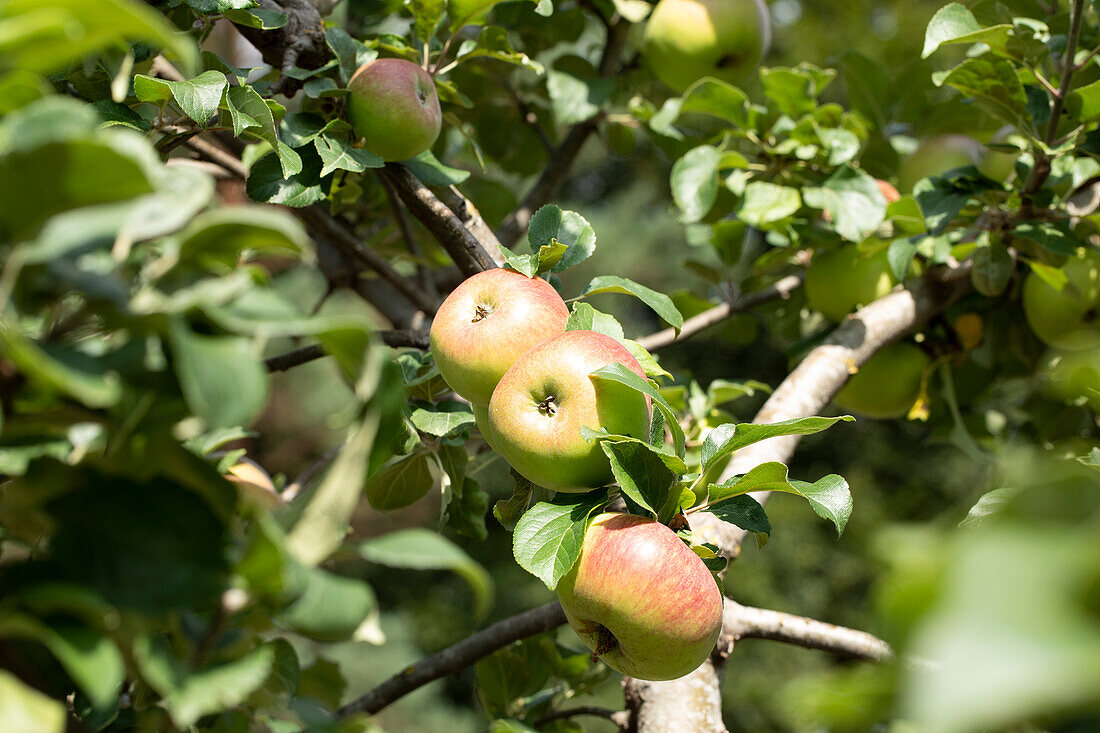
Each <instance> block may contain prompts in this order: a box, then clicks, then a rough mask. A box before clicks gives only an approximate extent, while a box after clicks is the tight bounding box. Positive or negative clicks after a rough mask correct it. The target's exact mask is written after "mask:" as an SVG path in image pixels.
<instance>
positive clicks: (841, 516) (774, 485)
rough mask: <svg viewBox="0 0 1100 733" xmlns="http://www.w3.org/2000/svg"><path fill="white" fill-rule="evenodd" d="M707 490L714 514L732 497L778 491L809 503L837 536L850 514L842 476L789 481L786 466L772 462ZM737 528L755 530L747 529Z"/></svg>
mask: <svg viewBox="0 0 1100 733" xmlns="http://www.w3.org/2000/svg"><path fill="white" fill-rule="evenodd" d="M709 489H710V498H709V501H710V508H709V509H708V511H711V512H714V513H715V514H717V512H715V509H714V507H716V506H721V504H722V503H723V502H725V501H726V500H727V499H729V498H731V497H736V496H741V495H744V494H748V493H749V492H750V491H781V492H784V493H787V494H795V495H797V496H801V497H802V498H804V499H805V500H806V501H808V502H809V503H810V507H811V508H812V509H813V510H814V512H815V513H816V514H817V515H818V516H819V517H821V518H822V519H827V520H829V521H830V522H832V523H833V525H835V526H836V533H837V534H838V535H839V534H840V533H841V532H843V531H844V526H845V525H846V524H847V523H848V517H849V516H851V514H852V492H851V491H850V490H849V489H848V482H847V481H845V480H844V479H843V478H842V477H840V476H837V475H836V474H829V475H828V476H824V477H823V478H820V479H818V480H817V481H814V482H813V483H809V482H806V481H792V480H790V479H789V478H788V477H787V467H786V466H784V465H783V464H782V463H777V462H774V461H771V462H768V463H761V464H760V465H759V466H756V467H755V468H753V469H752V470H751V471H749V472H748V473H746V474H744V475H741V476H734V477H733V478H731V479H730V480H729V481H726V482H725V483H723V484H711V485H710V487H709ZM734 524H736V522H734ZM738 526H739V527H741V528H742V529H749V530H750V531H754V530H751V529H750V528H749V527H742V526H741V525H738Z"/></svg>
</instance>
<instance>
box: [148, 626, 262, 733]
mask: <svg viewBox="0 0 1100 733" xmlns="http://www.w3.org/2000/svg"><path fill="white" fill-rule="evenodd" d="M275 656H276V647H275V644H274V643H270V642H269V643H267V644H263V645H261V646H259V647H257V648H255V649H253V650H252V651H250V652H248V653H247V654H245V655H243V656H241V657H239V658H237V659H234V660H232V661H229V662H224V663H222V664H218V665H214V666H210V667H206V668H203V669H200V670H195V671H189V670H185V669H182V668H181V667H180V665H179V663H178V662H177V661H176V660H175V659H174V658H173V657H172V653H171V651H170V650H169V649H168V648H167V645H166V644H162V643H159V642H156V641H153V640H151V639H149V638H148V637H140V638H138V639H137V640H135V642H134V660H135V661H136V662H137V665H138V668H139V669H140V670H141V673H142V676H143V677H144V678H145V679H146V681H147V682H148V683H149V684H150V686H151V687H153V689H155V690H156V691H157V692H159V693H160V694H161V695H162V696H163V698H164V699H163V700H161V702H160V704H161V705H163V706H164V708H165V709H166V710H168V714H169V715H170V716H171V718H172V721H173V722H174V723H175V724H176V725H177V726H179V727H181V728H186V727H189V726H190V725H192V724H193V723H195V722H196V721H197V720H198V719H199V718H201V717H203V716H204V715H209V714H210V713H214V712H217V711H219V710H224V709H226V708H232V707H236V706H237V705H239V704H240V703H242V702H243V701H244V700H245V699H246V698H247V697H248V696H249V695H251V694H252V693H253V692H255V691H256V690H257V689H259V687H260V686H261V685H262V684H263V683H264V682H265V681H266V680H267V679H268V677H269V676H270V675H271V673H272V670H273V669H274V665H275Z"/></svg>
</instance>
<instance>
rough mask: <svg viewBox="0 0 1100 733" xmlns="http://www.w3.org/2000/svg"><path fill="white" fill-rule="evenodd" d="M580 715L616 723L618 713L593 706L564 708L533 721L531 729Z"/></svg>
mask: <svg viewBox="0 0 1100 733" xmlns="http://www.w3.org/2000/svg"><path fill="white" fill-rule="evenodd" d="M580 715H591V716H593V717H596V718H606V719H607V720H610V721H611V722H613V723H614V722H616V717H615V716H617V715H619V713H618V712H617V711H615V710H611V709H609V708H601V707H596V706H594V705H579V706H577V707H575V708H566V709H564V710H552V711H551V712H549V713H547V714H546V715H543V716H542V717H540V718H537V719H535V721H534V722H533V723H531V727H532V728H535V729H538V728H541V727H542V726H544V725H546V724H547V723H552V722H553V721H555V720H567V719H569V718H575V717H577V716H580Z"/></svg>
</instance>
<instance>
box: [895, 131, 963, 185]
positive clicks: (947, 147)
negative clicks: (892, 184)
mask: <svg viewBox="0 0 1100 733" xmlns="http://www.w3.org/2000/svg"><path fill="white" fill-rule="evenodd" d="M983 153H984V148H983V146H982V144H981V143H980V142H978V141H977V140H975V139H974V138H972V137H970V136H968V135H940V136H938V137H930V138H928V139H927V140H925V141H923V142H922V143H921V144H920V145H919V146H917V149H916V151H914V152H913V154H912V155H910V156H909V157H908V158H906V159H905V160H903V161H901V167H900V170H899V171H898V185H899V186H900V187H901V190H902V191H912V190H913V186H915V185H916V183H917V181H919V180H921V179H922V178H929V177H931V176H938V175H940V174H941V173H946V172H947V171H949V170H951V169H953V168H962V167H965V166H968V165H973V166H977V165H980V164H981V162H982V154H983Z"/></svg>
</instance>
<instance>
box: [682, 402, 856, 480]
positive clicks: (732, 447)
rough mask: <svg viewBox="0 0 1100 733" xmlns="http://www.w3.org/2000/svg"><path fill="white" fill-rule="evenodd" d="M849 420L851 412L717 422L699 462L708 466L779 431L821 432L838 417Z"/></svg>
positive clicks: (788, 433) (779, 434)
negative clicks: (779, 419) (758, 421)
mask: <svg viewBox="0 0 1100 733" xmlns="http://www.w3.org/2000/svg"><path fill="white" fill-rule="evenodd" d="M841 420H843V421H845V422H852V421H853V420H855V418H854V417H852V416H851V415H841V416H840V417H800V418H796V419H794V420H784V421H783V422H777V423H769V424H765V425H757V424H756V423H725V424H723V425H719V426H718V427H716V428H715V429H714V430H712V431H711V432H710V434H709V435H707V439H706V440H704V441H703V450H702V454H701V456H700V462H701V465H702V467H703V470H704V471H705V470H707V469H708V468H710V467H711V465H713V464H714V462H715V461H716V460H718V459H719V458H722V457H724V456H727V455H729V454H730V453H733V452H734V451H736V450H740V449H741V448H744V447H745V446H746V445H752V444H753V443H759V442H760V441H761V440H767V439H768V438H776V437H778V436H781V435H810V434H812V433H820V432H821V431H822V430H825V429H827V428H830V427H832V426H833V425H835V424H836V423H838V422H839V421H841Z"/></svg>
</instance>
